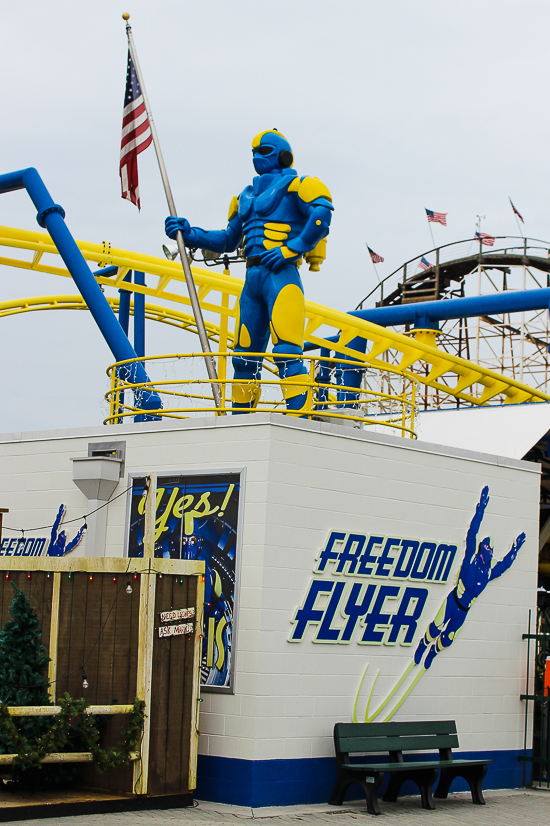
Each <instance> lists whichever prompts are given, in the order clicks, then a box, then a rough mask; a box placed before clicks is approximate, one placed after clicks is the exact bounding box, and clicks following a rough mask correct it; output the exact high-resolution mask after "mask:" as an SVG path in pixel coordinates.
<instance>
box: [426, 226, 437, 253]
mask: <svg viewBox="0 0 550 826" xmlns="http://www.w3.org/2000/svg"><path fill="white" fill-rule="evenodd" d="M428 229H429V230H430V235H431V236H432V243H433V245H434V250H435V249H436V246H435V238H434V234H433V232H432V225H431V223H430V222H429V221H428Z"/></svg>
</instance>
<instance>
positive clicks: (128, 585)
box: [126, 580, 134, 594]
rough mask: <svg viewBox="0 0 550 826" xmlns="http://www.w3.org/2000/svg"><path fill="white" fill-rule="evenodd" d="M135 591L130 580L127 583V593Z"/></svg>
mask: <svg viewBox="0 0 550 826" xmlns="http://www.w3.org/2000/svg"><path fill="white" fill-rule="evenodd" d="M133 590H134V589H133V588H132V584H131V582H130V580H128V582H127V583H126V593H127V594H131V593H132V591H133Z"/></svg>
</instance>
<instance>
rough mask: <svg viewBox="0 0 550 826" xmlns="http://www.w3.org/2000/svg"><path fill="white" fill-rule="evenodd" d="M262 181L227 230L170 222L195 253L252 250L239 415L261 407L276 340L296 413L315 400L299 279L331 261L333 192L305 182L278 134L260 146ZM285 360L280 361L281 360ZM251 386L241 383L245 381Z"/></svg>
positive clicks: (243, 305)
mask: <svg viewBox="0 0 550 826" xmlns="http://www.w3.org/2000/svg"><path fill="white" fill-rule="evenodd" d="M252 156H253V157H252V160H253V164H254V169H255V170H256V172H257V173H258V175H257V176H256V177H255V178H254V179H253V181H252V184H250V185H249V186H247V187H246V188H245V189H243V191H242V192H241V194H240V195H239V196H235V197H234V198H233V199H232V201H231V204H230V207H229V219H228V224H227V228H226V229H225V230H219V231H217V230H204V229H201V228H200V227H192V226H190V224H189V221H187V220H186V219H185V218H172V217H169V218H167V219H166V234H167V235H168V236H169V238H175V237H176V233H177V231H178V230H181V231H182V233H183V238H184V241H185V243H186V245H187V246H189V247H190V248H192V249H208V250H213V251H215V252H219V253H224V252H232V251H233V250H236V249H237V247H239V246H243V245H244V251H245V256H246V280H245V284H244V288H243V291H242V293H241V297H240V300H239V316H238V318H237V322H236V327H235V333H236V335H235V355H234V357H233V368H234V371H235V372H234V379H235V380H236V381H235V382H234V384H233V409H234V410H236V411H238V410H239V409H242V410H245V409H251V408H254V407H255V406H256V405H257V403H258V401H259V398H260V388H259V385H257V384H255V380H257V379H259V377H260V373H261V366H262V360H263V359H262V356H261V355H247V353H250V354H253V353H256V354H262V353H265V350H266V348H267V344H268V341H269V335H270V333H271V338H272V342H273V353H274V358H275V363H276V365H277V369H278V371H279V377H280V379H281V382H282V390H283V395H284V397H285V401H286V405H287V408H288V409H289V410H296V411H299V410H301V409H302V408H303V407H304V405H305V403H306V400H307V392H305V389H304V385H303V383H302V384H301V382H303V376H304V375H305V374H306V373H307V371H306V368H305V367H304V363H303V360H302V355H303V346H304V322H305V307H304V290H303V286H302V281H301V279H300V275H299V273H298V267H299V266H300V264H301V262H302V259H303V258H305V260H306V261H307V262H308V263H309V265H310V270H313V271H316V270H318V269H319V264H320V263H321V262H322V261H323V260H324V258H325V245H326V241H325V238H326V236H327V235H328V232H329V227H330V221H331V217H332V211H333V206H332V198H331V195H330V192H329V191H328V189H327V187H326V186H325V185H324V184H323V183H322V182H321V181H320V180H319V179H318V178H313V177H309V176H306V177H299V176H298V174H297V173H296V171H295V170H294V169H293V168H292V164H293V162H294V158H293V154H292V148H291V146H290V144H289V142H288V141H287V139H286V138H285V137H284V136H283V135H282V134H281V133H280V132H278V131H277V130H276V129H270V130H267V131H265V132H260V133H259V134H258V135H256V137H255V138H254V140H253V141H252ZM278 353H279V354H280V356H278V355H277V354H278ZM239 379H240V380H242V381H243V384H239V381H238V380H239Z"/></svg>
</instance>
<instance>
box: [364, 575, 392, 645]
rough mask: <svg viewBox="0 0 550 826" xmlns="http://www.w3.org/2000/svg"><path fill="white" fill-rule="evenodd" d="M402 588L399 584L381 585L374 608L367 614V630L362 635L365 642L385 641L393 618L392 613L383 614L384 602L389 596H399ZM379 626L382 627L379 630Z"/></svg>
mask: <svg viewBox="0 0 550 826" xmlns="http://www.w3.org/2000/svg"><path fill="white" fill-rule="evenodd" d="M400 590H401V588H400V587H399V586H398V585H381V586H380V590H379V591H378V595H377V597H376V600H375V602H374V608H373V609H372V611H369V613H368V614H367V618H366V622H365V631H364V633H363V636H362V637H361V642H363V643H369V642H370V643H381V642H383V641H384V634H385V633H386V629H387V627H388V623H389V622H390V619H391V614H383V613H382V611H383V610H384V603H385V601H386V599H387V598H388V597H390V598H392V597H393V599H395V598H396V597H397V596H399V592H400ZM379 626H382V629H381V630H379Z"/></svg>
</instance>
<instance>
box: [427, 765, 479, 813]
mask: <svg viewBox="0 0 550 826" xmlns="http://www.w3.org/2000/svg"><path fill="white" fill-rule="evenodd" d="M486 774H487V764H483V765H481V766H462V767H457V768H456V769H455V768H452V767H447V768H444V769H441V775H440V778H439V783H438V784H437V789H436V790H435V792H434V797H437V798H438V799H441V798H446V797H447V795H448V794H449V789H450V788H451V783H452V782H453V780H454V779H455V777H463V778H464V780H465V781H466V782H467V784H468V786H469V787H470V792H471V793H472V803H476V804H477V805H478V806H484V805H485V798H484V797H483V791H482V783H483V778H484V777H485V775H486Z"/></svg>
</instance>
